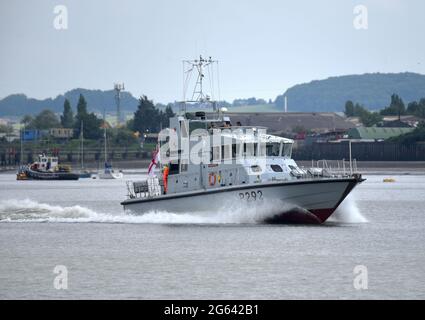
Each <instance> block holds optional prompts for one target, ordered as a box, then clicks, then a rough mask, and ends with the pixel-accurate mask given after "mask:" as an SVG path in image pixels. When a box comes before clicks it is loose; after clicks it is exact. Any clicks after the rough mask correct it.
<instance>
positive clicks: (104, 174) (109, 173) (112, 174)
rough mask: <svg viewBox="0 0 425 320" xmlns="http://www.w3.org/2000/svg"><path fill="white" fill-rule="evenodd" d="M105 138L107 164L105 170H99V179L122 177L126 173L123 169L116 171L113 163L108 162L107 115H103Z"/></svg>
mask: <svg viewBox="0 0 425 320" xmlns="http://www.w3.org/2000/svg"><path fill="white" fill-rule="evenodd" d="M103 121H104V124H103V139H104V148H105V149H104V153H105V166H104V169H103V171H99V172H98V174H97V175H98V177H99V179H121V178H122V177H123V176H124V174H123V173H122V171H121V170H120V171H116V170H114V169H113V168H112V164H110V163H109V162H108V152H107V151H106V150H107V146H106V122H105V115H104V116H103Z"/></svg>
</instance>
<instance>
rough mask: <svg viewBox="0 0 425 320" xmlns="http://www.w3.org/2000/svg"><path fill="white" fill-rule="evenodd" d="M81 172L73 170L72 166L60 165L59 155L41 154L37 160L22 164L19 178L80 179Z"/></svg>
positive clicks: (18, 174)
mask: <svg viewBox="0 0 425 320" xmlns="http://www.w3.org/2000/svg"><path fill="white" fill-rule="evenodd" d="M79 177H80V176H79V174H77V173H74V172H72V171H71V167H70V166H64V165H60V164H59V161H58V157H51V156H46V155H45V154H40V155H39V156H38V159H37V161H35V162H33V163H32V164H30V165H28V166H21V167H20V169H19V171H18V173H17V177H16V179H17V180H78V179H79Z"/></svg>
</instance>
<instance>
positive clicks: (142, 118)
mask: <svg viewBox="0 0 425 320" xmlns="http://www.w3.org/2000/svg"><path fill="white" fill-rule="evenodd" d="M173 116H174V113H173V110H172V107H171V105H168V106H167V107H166V108H165V111H162V110H159V109H158V108H156V107H155V105H154V104H153V102H152V101H151V100H149V99H148V98H147V97H146V96H142V97H140V99H139V104H138V107H137V110H136V112H135V113H134V119H132V120H129V121H128V122H127V123H126V124H125V125H124V126H122V127H119V128H113V129H111V130H110V132H111V133H110V135H111V136H112V138H113V139H114V140H115V141H116V142H117V143H131V142H134V141H135V139H136V136H137V135H135V134H134V132H139V133H145V132H159V130H160V129H161V126H162V127H166V126H168V124H169V118H170V117H173ZM21 122H22V123H23V124H25V126H26V128H27V129H38V130H48V129H51V128H69V129H73V132H74V138H79V137H80V133H81V127H82V126H83V134H84V138H86V139H93V140H98V139H101V138H102V137H103V131H102V130H103V126H106V127H107V128H108V127H110V126H109V124H108V123H106V121H104V120H103V119H100V118H98V117H97V116H96V114H95V113H93V112H91V113H89V112H88V108H87V102H86V100H85V98H84V96H83V95H82V94H80V96H79V99H78V103H77V106H76V114H75V115H74V112H73V109H72V107H71V104H70V102H69V100H68V99H65V101H64V105H63V113H62V114H61V115H60V117H59V118H58V117H57V116H56V114H55V113H54V112H53V111H51V110H48V109H45V110H43V111H41V112H40V113H39V114H37V115H36V116H35V117H33V116H30V115H25V116H24V117H23V118H22V120H21Z"/></svg>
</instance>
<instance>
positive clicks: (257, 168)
mask: <svg viewBox="0 0 425 320" xmlns="http://www.w3.org/2000/svg"><path fill="white" fill-rule="evenodd" d="M251 171H252V172H261V167H260V166H257V165H254V166H251Z"/></svg>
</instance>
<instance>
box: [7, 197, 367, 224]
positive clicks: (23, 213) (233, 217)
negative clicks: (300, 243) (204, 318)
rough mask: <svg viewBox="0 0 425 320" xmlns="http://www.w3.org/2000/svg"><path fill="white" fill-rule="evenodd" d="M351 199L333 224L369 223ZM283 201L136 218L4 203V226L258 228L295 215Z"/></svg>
mask: <svg viewBox="0 0 425 320" xmlns="http://www.w3.org/2000/svg"><path fill="white" fill-rule="evenodd" d="M347 200H349V199H348V198H347V199H346V200H345V201H344V202H343V204H341V207H340V208H338V210H337V212H335V214H334V215H335V217H334V218H333V219H332V221H335V222H344V223H358V222H366V221H367V220H366V219H365V218H364V217H363V216H362V215H361V214H360V212H359V210H358V209H357V207H356V206H355V203H354V201H353V200H350V201H347ZM292 209H293V207H292V206H288V207H287V208H285V205H283V204H282V203H281V202H280V201H274V202H273V201H271V202H267V203H261V204H257V205H256V204H255V203H251V204H245V205H242V206H241V204H240V203H234V202H233V203H223V204H222V205H221V206H220V207H218V208H216V209H212V210H211V211H210V212H193V213H190V214H189V213H187V214H184V213H183V214H182V213H172V212H161V211H155V212H149V213H146V214H144V215H135V214H132V213H131V212H119V213H117V214H108V213H98V212H96V211H94V210H91V209H89V208H85V207H81V206H78V205H77V206H71V207H61V206H54V205H49V204H45V203H38V202H35V201H32V200H28V199H26V200H4V201H0V222H70V223H78V222H86V223H87V222H97V223H153V224H257V223H263V222H264V221H265V220H267V219H268V218H271V217H273V216H274V215H277V214H281V213H282V212H285V211H288V212H289V211H291V210H292Z"/></svg>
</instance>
